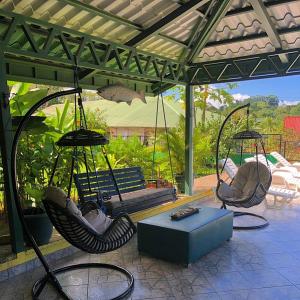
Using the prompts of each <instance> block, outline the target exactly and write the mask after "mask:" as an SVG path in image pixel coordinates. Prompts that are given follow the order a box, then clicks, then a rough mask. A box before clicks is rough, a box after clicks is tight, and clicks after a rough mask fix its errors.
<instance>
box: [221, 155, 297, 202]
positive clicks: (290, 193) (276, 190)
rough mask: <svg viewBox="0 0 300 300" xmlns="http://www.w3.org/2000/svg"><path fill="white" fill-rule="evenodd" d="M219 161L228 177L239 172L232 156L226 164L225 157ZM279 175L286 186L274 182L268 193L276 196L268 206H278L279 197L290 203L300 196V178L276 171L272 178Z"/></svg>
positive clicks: (232, 176) (231, 177)
mask: <svg viewBox="0 0 300 300" xmlns="http://www.w3.org/2000/svg"><path fill="white" fill-rule="evenodd" d="M250 159H251V160H252V161H253V160H255V158H254V157H253V158H252V157H251V158H250ZM250 159H247V160H246V161H251V160H250ZM264 161H265V158H264ZM261 162H262V161H261ZM219 163H220V164H221V167H222V168H223V169H224V171H225V172H226V174H227V175H228V177H229V178H230V179H231V180H232V179H233V178H234V176H235V174H236V173H237V170H238V167H237V166H236V164H235V163H234V162H233V161H232V159H231V158H228V159H227V161H226V164H225V159H221V160H220V161H219ZM224 164H225V165H224ZM265 164H266V161H265ZM277 173H278V174H277ZM277 176H278V177H279V179H281V181H282V182H283V185H284V186H285V187H284V188H283V187H281V186H276V185H274V184H272V185H271V186H270V188H269V190H268V193H267V194H268V195H271V196H273V197H274V203H273V205H271V206H270V205H269V204H268V203H266V205H267V206H268V207H274V206H275V207H276V206H278V205H277V202H278V200H279V199H284V200H285V201H286V202H287V203H288V202H290V201H291V200H293V199H295V198H297V197H298V196H299V195H298V187H300V180H298V179H296V178H294V177H293V176H292V175H291V174H289V173H288V172H279V171H276V174H274V173H272V178H273V179H274V177H275V178H276V177H277ZM288 182H289V183H288ZM290 185H293V186H295V189H290V188H289V186H290Z"/></svg>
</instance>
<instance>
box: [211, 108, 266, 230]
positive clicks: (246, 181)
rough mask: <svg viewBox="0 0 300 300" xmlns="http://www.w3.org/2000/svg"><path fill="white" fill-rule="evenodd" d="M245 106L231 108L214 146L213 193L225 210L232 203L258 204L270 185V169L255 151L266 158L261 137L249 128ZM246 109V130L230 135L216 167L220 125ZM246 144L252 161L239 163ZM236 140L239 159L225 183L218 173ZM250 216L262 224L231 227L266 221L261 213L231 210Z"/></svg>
mask: <svg viewBox="0 0 300 300" xmlns="http://www.w3.org/2000/svg"><path fill="white" fill-rule="evenodd" d="M249 107H250V104H246V105H243V106H240V107H238V108H236V109H234V110H233V111H232V112H231V113H230V114H229V115H228V116H227V117H226V118H225V120H224V122H223V124H222V126H221V128H220V131H219V134H218V139H217V149H216V174H217V181H218V182H217V188H216V196H217V198H218V199H219V200H220V201H222V206H221V208H223V209H226V208H227V206H235V207H242V208H250V207H252V206H255V205H258V204H260V203H261V202H262V201H263V200H264V199H265V197H266V194H267V191H268V189H269V187H270V185H271V181H272V176H271V172H270V170H269V168H268V166H267V165H265V164H262V163H261V162H259V161H258V158H257V156H258V151H259V148H261V149H262V152H263V155H264V157H265V159H266V162H267V158H266V152H265V148H264V142H263V136H262V135H261V134H260V133H259V132H257V131H254V130H250V129H249ZM242 109H246V110H247V120H246V121H247V129H246V130H244V131H241V132H238V133H236V134H234V135H233V136H232V139H231V143H230V146H229V148H228V151H227V155H226V158H225V159H224V160H222V161H223V165H222V167H221V171H220V166H219V155H220V154H219V151H220V142H221V138H222V136H223V131H224V127H225V125H226V124H227V122H228V121H229V119H230V118H231V117H232V116H233V115H234V114H235V113H236V112H237V111H239V110H242ZM246 142H248V144H249V143H250V147H254V152H255V157H256V161H251V162H247V163H244V164H242V161H243V153H244V147H245V143H246ZM237 143H238V147H239V156H240V157H239V160H240V165H241V166H240V167H239V169H238V171H237V173H236V175H235V176H234V178H233V180H232V181H231V182H230V183H229V184H228V183H226V182H225V181H224V180H223V179H222V178H221V173H222V171H223V169H224V167H225V165H226V163H227V159H228V158H229V156H230V152H231V149H232V146H233V145H236V144H237ZM244 215H248V216H252V217H255V218H259V219H261V220H262V222H263V223H260V224H259V225H254V226H233V228H234V229H245V230H251V229H258V228H263V227H266V226H268V224H269V223H268V221H267V219H266V218H264V217H263V216H260V215H257V214H254V213H250V212H238V211H235V212H234V216H235V217H240V216H244Z"/></svg>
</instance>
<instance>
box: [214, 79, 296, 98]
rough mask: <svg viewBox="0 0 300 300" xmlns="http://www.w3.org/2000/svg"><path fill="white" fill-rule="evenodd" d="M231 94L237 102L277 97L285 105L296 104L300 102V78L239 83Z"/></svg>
mask: <svg viewBox="0 0 300 300" xmlns="http://www.w3.org/2000/svg"><path fill="white" fill-rule="evenodd" d="M215 86H216V87H218V86H222V85H221V84H218V85H215ZM230 93H231V94H233V95H234V97H235V98H236V100H239V99H240V100H243V99H246V98H249V96H256V95H264V96H267V95H276V96H278V98H279V100H280V101H281V102H283V103H284V104H295V103H297V102H300V76H298V75H293V76H285V77H277V78H269V79H259V80H248V81H241V82H238V87H237V88H236V89H233V90H231V91H230ZM283 103H282V104H283Z"/></svg>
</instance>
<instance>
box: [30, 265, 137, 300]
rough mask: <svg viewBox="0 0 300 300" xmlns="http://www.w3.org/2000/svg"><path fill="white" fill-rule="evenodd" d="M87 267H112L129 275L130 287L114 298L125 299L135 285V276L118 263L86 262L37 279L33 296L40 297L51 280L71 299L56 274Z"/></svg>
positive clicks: (56, 287)
mask: <svg viewBox="0 0 300 300" xmlns="http://www.w3.org/2000/svg"><path fill="white" fill-rule="evenodd" d="M87 268H105V269H111V270H115V271H117V272H120V273H123V274H124V275H125V276H126V277H127V279H128V288H127V289H126V290H125V291H124V292H123V293H122V294H120V295H118V296H116V297H114V298H112V300H117V299H123V298H124V297H126V296H128V295H129V294H130V293H131V292H132V290H133V287H134V278H133V275H132V274H131V273H130V272H129V271H127V270H126V269H124V268H121V267H119V266H116V265H111V264H102V263H86V264H77V265H70V266H66V267H63V268H59V269H56V270H52V271H51V273H50V274H49V273H48V274H47V275H45V276H44V277H43V278H41V279H39V280H37V281H36V282H35V283H34V285H33V287H32V298H33V299H39V295H40V294H41V292H42V291H43V289H44V287H45V285H46V283H47V282H49V283H50V284H51V285H52V286H53V287H54V288H55V289H56V290H57V291H58V293H59V294H60V296H62V297H63V298H64V299H68V300H71V299H72V298H71V297H70V296H68V295H67V294H66V293H65V292H64V291H63V288H62V286H61V285H60V283H59V281H58V279H57V278H56V276H55V275H56V274H62V273H65V272H70V271H73V270H77V269H87Z"/></svg>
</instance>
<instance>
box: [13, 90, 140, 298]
mask: <svg viewBox="0 0 300 300" xmlns="http://www.w3.org/2000/svg"><path fill="white" fill-rule="evenodd" d="M65 95H75V124H76V128H75V130H74V131H71V132H69V133H67V134H65V135H63V136H62V137H61V138H60V139H59V141H58V142H57V145H58V146H59V148H60V149H61V150H62V149H65V148H66V147H69V148H70V149H71V150H72V151H71V152H72V158H71V159H70V160H69V162H70V172H69V178H68V190H67V193H65V192H64V191H63V190H62V189H60V188H58V187H57V186H53V181H54V178H55V172H56V170H57V166H58V163H59V160H60V158H61V156H62V155H61V154H62V152H63V151H59V152H58V155H57V157H56V159H55V161H54V167H53V171H52V174H51V176H50V179H49V186H48V188H47V189H46V191H45V195H44V199H43V204H44V208H45V210H46V213H47V214H48V216H49V218H50V220H51V221H52V223H53V225H54V227H55V228H56V230H57V231H58V232H59V233H60V234H61V235H62V236H63V238H65V239H66V240H67V241H68V242H69V243H70V244H71V245H73V246H75V247H77V248H79V249H81V250H83V251H86V252H88V253H94V254H98V253H105V252H109V251H113V250H115V249H118V248H120V247H122V246H123V245H124V244H126V243H127V242H128V241H129V240H130V239H131V238H132V237H133V235H134V234H135V232H136V227H135V225H134V224H133V222H132V221H131V219H130V218H129V216H128V215H127V214H124V213H122V214H120V215H118V216H117V217H115V218H114V219H110V218H108V217H107V216H105V214H104V213H103V212H102V211H101V207H100V206H101V204H102V200H103V199H102V198H101V194H100V193H99V195H98V196H99V201H98V203H95V202H87V203H86V204H85V205H83V206H82V207H81V209H79V208H78V207H77V205H76V204H75V202H73V201H72V199H71V197H70V196H71V195H70V194H71V187H72V181H73V175H74V170H75V169H76V165H78V159H79V156H80V155H81V156H82V158H81V162H82V161H83V164H84V166H85V168H86V170H87V172H89V169H90V168H91V167H94V168H95V162H94V156H93V150H92V147H94V146H101V147H102V146H103V145H105V144H106V143H107V142H108V140H107V139H106V138H105V137H104V136H103V135H101V134H99V133H97V132H95V131H91V130H88V129H87V126H86V118H85V114H84V110H83V106H82V99H81V89H80V88H76V89H72V90H67V91H62V92H58V93H54V94H51V95H48V96H47V97H45V98H43V99H41V100H40V101H39V102H37V103H36V104H35V105H33V106H32V108H31V109H30V110H29V111H28V112H27V113H26V115H25V116H24V118H23V119H22V120H21V122H20V124H19V126H18V128H17V130H16V133H15V136H14V140H13V145H12V153H11V161H12V163H11V174H12V188H13V193H14V198H15V202H16V207H17V211H18V215H19V218H20V221H21V224H22V227H23V229H24V232H25V234H26V235H27V237H28V240H29V241H30V243H31V245H32V247H33V249H34V251H35V253H36V255H37V257H38V258H39V260H40V261H41V263H42V265H43V267H44V269H45V271H46V275H45V276H44V277H43V278H41V279H39V280H38V281H36V282H35V284H34V285H33V288H32V296H33V299H38V297H39V295H40V294H41V292H42V291H43V289H44V287H45V286H46V284H47V283H50V284H51V285H52V286H53V287H54V288H55V289H56V291H57V292H58V293H59V294H60V296H62V297H63V298H64V299H72V298H71V297H70V295H68V294H67V293H66V292H65V291H64V288H63V287H62V286H61V284H60V282H59V279H58V277H57V275H58V274H62V273H67V272H72V271H73V270H78V269H87V268H102V269H103V268H104V269H109V270H114V271H116V272H119V273H121V274H123V275H124V276H125V277H126V278H127V282H128V286H127V287H126V288H125V290H124V291H123V292H122V293H121V294H120V295H118V296H116V297H114V298H113V299H122V298H124V297H127V296H128V295H129V294H130V293H131V291H132V289H133V286H134V278H133V276H132V274H131V273H130V272H129V271H127V270H126V269H124V268H122V267H119V266H116V265H112V264H105V263H83V264H75V265H69V266H66V267H63V268H58V269H52V268H51V267H50V265H49V264H48V262H47V260H46V258H45V257H44V256H43V254H42V252H41V250H40V249H39V247H38V245H37V243H36V241H35V239H34V237H33V236H32V233H31V232H30V231H29V229H28V227H27V225H26V222H25V219H24V215H23V210H22V206H21V203H20V196H19V191H18V178H17V168H16V167H17V155H16V154H17V148H18V142H19V139H20V136H21V133H22V131H23V130H24V128H25V127H26V125H27V124H28V122H29V120H30V118H31V116H32V115H33V114H34V113H35V112H36V111H37V110H38V109H39V108H40V107H41V106H42V105H44V104H45V103H47V102H48V101H50V100H51V99H54V98H57V97H61V96H65ZM76 95H78V97H77V98H76ZM76 105H78V108H79V128H77V119H76V111H77V110H76ZM86 149H89V151H90V157H91V160H92V166H89V164H88V159H87V150H86ZM109 166H110V165H109ZM88 174H89V173H88ZM86 184H87V185H89V184H90V183H89V179H88V181H87V183H86Z"/></svg>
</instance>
